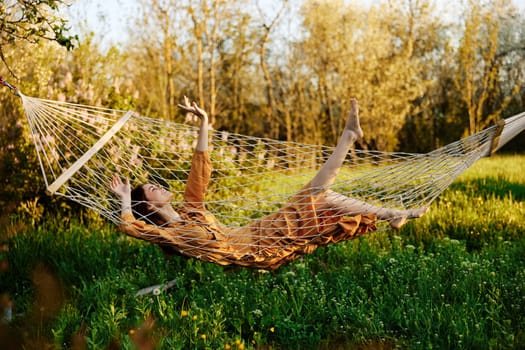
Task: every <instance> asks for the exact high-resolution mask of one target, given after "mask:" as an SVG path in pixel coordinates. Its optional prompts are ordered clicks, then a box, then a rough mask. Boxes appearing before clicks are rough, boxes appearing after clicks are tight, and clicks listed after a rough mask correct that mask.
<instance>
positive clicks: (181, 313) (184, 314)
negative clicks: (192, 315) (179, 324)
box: [180, 310, 188, 317]
mask: <svg viewBox="0 0 525 350" xmlns="http://www.w3.org/2000/svg"><path fill="white" fill-rule="evenodd" d="M186 316H188V311H186V310H182V311H181V312H180V317H186Z"/></svg>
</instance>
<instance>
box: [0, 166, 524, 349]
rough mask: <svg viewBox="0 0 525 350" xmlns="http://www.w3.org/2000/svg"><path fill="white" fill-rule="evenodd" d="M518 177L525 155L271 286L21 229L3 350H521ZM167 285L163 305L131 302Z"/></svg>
mask: <svg viewBox="0 0 525 350" xmlns="http://www.w3.org/2000/svg"><path fill="white" fill-rule="evenodd" d="M523 174H525V156H498V157H495V158H491V159H484V160H482V161H480V162H478V163H476V164H475V166H474V167H472V168H471V169H470V170H469V171H468V172H467V173H465V174H464V175H463V176H462V177H461V178H460V179H459V180H458V181H456V182H455V183H454V184H453V186H452V187H451V188H450V189H449V190H448V191H446V192H445V193H444V194H443V195H442V196H441V197H440V199H439V200H438V201H437V202H435V203H434V204H433V205H432V207H431V211H430V212H429V213H428V214H427V215H426V216H425V217H423V218H421V219H419V220H417V221H415V222H412V223H410V224H409V225H407V227H405V228H404V229H403V230H401V231H400V232H391V231H386V232H377V233H373V234H371V235H369V236H367V237H364V238H361V239H358V240H354V241H350V242H346V243H341V244H337V245H332V246H329V247H326V248H323V249H318V250H317V251H316V252H315V253H314V254H311V255H309V256H307V257H305V258H304V259H301V260H298V261H296V262H293V263H291V264H289V265H287V266H285V267H283V268H281V269H280V270H278V271H277V272H272V273H268V272H263V271H258V270H249V269H238V268H224V267H219V266H216V265H212V264H207V263H202V262H200V261H197V260H193V259H185V258H182V257H171V258H169V259H166V258H165V257H164V256H163V254H162V251H161V250H160V249H158V248H157V247H156V246H153V245H150V244H147V243H143V242H140V241H137V240H133V239H129V238H127V237H124V236H123V235H122V234H120V233H118V231H117V230H116V228H115V227H111V226H104V225H95V224H93V225H90V226H89V225H80V224H78V223H75V222H74V220H70V221H68V222H69V223H68V224H67V225H66V224H64V223H62V222H61V218H48V219H47V220H45V221H44V222H43V223H42V224H41V225H39V226H38V227H35V228H31V227H27V226H24V225H19V226H18V229H15V228H11V232H16V233H15V234H12V235H11V236H10V238H9V239H6V243H5V244H4V245H3V246H2V247H3V249H2V250H1V251H2V252H1V253H0V260H3V261H4V265H3V266H4V268H3V271H1V272H0V308H1V307H4V308H5V306H6V305H7V304H8V303H9V300H10V301H11V302H12V303H13V306H14V307H13V319H12V321H11V322H5V321H4V322H3V323H2V322H0V344H12V346H13V348H21V347H22V346H24V347H25V348H38V349H45V348H75V349H82V348H89V349H107V348H110V349H120V348H123V349H136V348H138V349H148V348H153V347H152V346H153V345H155V346H156V348H158V349H177V348H180V349H188V348H198V349H200V348H209V349H221V348H225V347H226V348H227V346H230V347H231V349H238V348H243V347H244V348H263V349H267V348H278V349H282V348H284V349H288V348H291V349H304V348H313V349H317V348H321V349H337V348H340V349H343V348H345V349H346V348H359V349H367V348H369V349H390V348H410V349H429V348H434V349H436V348H437V349H452V348H454V349H461V348H464V349H509V348H515V349H519V348H522V347H523V344H525V317H524V311H525V233H524V231H525V207H524V202H525V176H523ZM6 262H7V264H8V266H7V267H6V265H5V263H6ZM0 266H2V265H0ZM172 279H177V281H178V282H177V285H176V287H175V288H173V289H172V290H170V291H169V292H167V293H161V294H159V295H148V296H141V297H135V296H134V294H135V292H136V291H137V290H139V289H140V288H143V287H147V286H149V285H153V284H157V283H163V282H166V281H168V280H172ZM148 346H150V347H148Z"/></svg>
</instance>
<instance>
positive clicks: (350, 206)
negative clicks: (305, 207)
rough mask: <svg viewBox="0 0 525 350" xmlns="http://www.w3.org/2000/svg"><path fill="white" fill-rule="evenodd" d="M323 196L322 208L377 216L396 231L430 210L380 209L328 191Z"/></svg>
mask: <svg viewBox="0 0 525 350" xmlns="http://www.w3.org/2000/svg"><path fill="white" fill-rule="evenodd" d="M321 196H322V197H321V198H322V199H323V200H322V202H323V204H322V205H321V207H326V209H331V210H335V211H336V212H337V213H338V214H342V215H350V216H351V215H357V214H366V213H370V214H375V215H377V218H378V219H379V220H386V221H388V223H389V224H390V226H391V227H392V228H395V229H398V228H400V227H401V226H403V225H404V224H405V223H406V222H407V220H408V219H416V218H420V217H421V216H423V215H424V214H425V213H426V212H427V211H428V208H418V209H408V210H401V209H389V208H384V207H379V206H375V205H372V204H369V203H366V202H362V201H360V200H358V199H355V198H349V197H346V196H344V195H342V194H340V193H337V192H334V191H326V192H325V193H323V194H322V195H321Z"/></svg>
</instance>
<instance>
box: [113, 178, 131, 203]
mask: <svg viewBox="0 0 525 350" xmlns="http://www.w3.org/2000/svg"><path fill="white" fill-rule="evenodd" d="M109 187H110V188H111V190H112V191H113V193H115V194H116V195H117V196H118V197H119V198H120V199H121V200H123V199H126V198H131V186H130V185H129V179H128V178H126V182H125V183H124V182H122V180H121V179H120V176H119V174H115V175H113V179H112V180H111V182H110V184H109Z"/></svg>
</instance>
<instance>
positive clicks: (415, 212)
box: [388, 207, 428, 230]
mask: <svg viewBox="0 0 525 350" xmlns="http://www.w3.org/2000/svg"><path fill="white" fill-rule="evenodd" d="M427 211H428V207H425V208H419V209H410V210H406V211H400V213H399V215H398V216H395V217H393V218H391V219H390V220H388V223H389V224H390V227H392V228H393V229H396V230H397V229H399V228H401V226H403V225H404V224H406V223H407V221H408V219H417V218H420V217H422V216H423V215H425V213H426V212H427Z"/></svg>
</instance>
